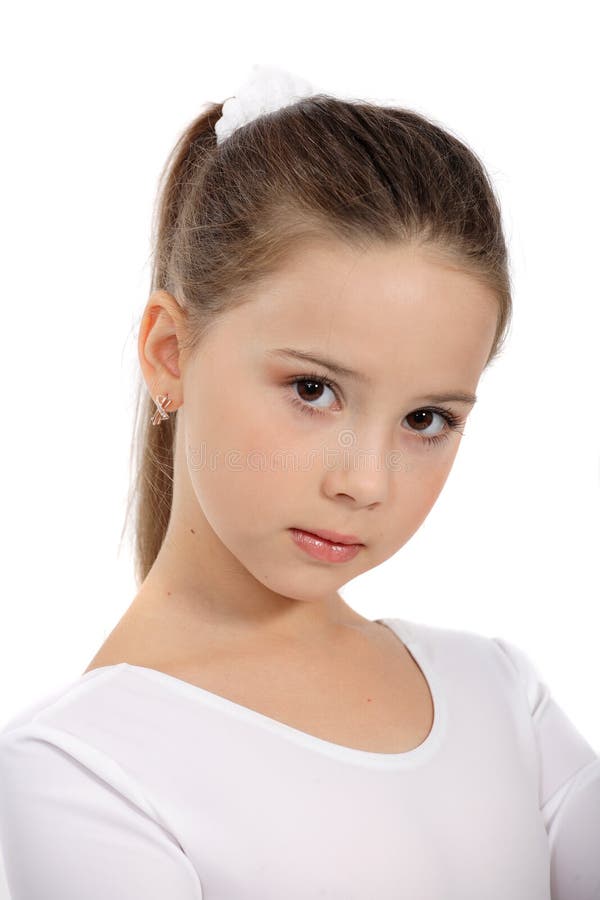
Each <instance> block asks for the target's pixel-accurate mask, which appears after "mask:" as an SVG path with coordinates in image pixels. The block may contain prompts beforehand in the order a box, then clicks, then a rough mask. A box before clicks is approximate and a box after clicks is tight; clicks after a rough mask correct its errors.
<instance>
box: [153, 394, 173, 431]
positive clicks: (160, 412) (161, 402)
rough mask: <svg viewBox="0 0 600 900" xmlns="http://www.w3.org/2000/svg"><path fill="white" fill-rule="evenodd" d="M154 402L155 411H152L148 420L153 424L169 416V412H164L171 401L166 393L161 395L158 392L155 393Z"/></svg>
mask: <svg viewBox="0 0 600 900" xmlns="http://www.w3.org/2000/svg"><path fill="white" fill-rule="evenodd" d="M154 402H155V403H156V412H155V413H154V415H153V416H152V418H151V419H150V421H151V422H152V424H153V425H160V423H161V422H162V421H163V419H168V418H169V413H168V412H166V408H167V406H168V405H169V404H170V403H172V402H173V401H172V400H170V399H169V395H168V394H163V395H162V396H161V395H160V394H157V396H156V398H155V400H154Z"/></svg>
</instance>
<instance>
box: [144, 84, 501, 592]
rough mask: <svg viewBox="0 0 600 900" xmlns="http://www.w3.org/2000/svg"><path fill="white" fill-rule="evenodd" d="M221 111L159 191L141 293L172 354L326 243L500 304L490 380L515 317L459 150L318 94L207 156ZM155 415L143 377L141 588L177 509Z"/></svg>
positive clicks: (394, 112)
mask: <svg viewBox="0 0 600 900" xmlns="http://www.w3.org/2000/svg"><path fill="white" fill-rule="evenodd" d="M222 108H223V104H222V103H209V104H207V105H206V106H205V109H204V111H203V112H202V113H201V114H200V115H198V116H197V118H196V119H194V120H193V121H192V122H191V123H190V124H189V126H188V127H187V128H186V129H185V130H184V131H183V133H181V135H180V136H179V138H178V140H177V142H176V144H175V146H174V147H173V149H172V151H171V153H170V154H169V156H168V158H167V160H166V163H165V165H164V168H163V170H162V173H161V175H160V178H159V185H158V192H157V197H156V201H155V207H154V218H153V229H152V230H153V234H152V283H151V290H152V291H155V290H161V289H162V290H165V291H168V292H169V293H170V294H171V295H172V296H173V297H174V298H175V299H176V300H177V302H178V303H179V305H180V307H181V308H182V310H183V311H184V313H185V323H186V335H185V339H184V343H183V344H182V343H180V345H179V346H180V349H183V348H184V347H185V349H189V350H192V351H193V350H194V349H195V348H197V347H198V345H199V343H200V340H201V338H202V336H203V335H204V334H205V333H206V331H207V329H208V328H209V327H210V324H211V323H212V322H213V321H215V320H216V318H217V317H218V316H219V315H220V313H222V312H223V311H226V310H229V309H231V308H232V307H234V306H237V305H239V304H241V303H243V302H244V301H245V299H246V296H247V294H248V291H249V289H250V288H251V287H253V286H255V285H256V284H257V283H258V282H260V280H261V279H262V278H264V277H266V276H268V275H270V274H272V273H274V272H276V271H277V269H278V267H279V266H281V264H282V263H283V262H284V260H285V258H286V257H287V256H288V255H289V254H290V253H291V252H292V251H295V250H297V249H298V247H299V246H300V244H301V242H304V241H313V240H315V239H317V240H318V239H321V240H323V239H324V238H336V239H338V240H341V241H344V242H346V243H347V244H349V245H351V246H352V247H355V248H357V249H358V248H368V247H369V246H374V245H377V244H379V245H381V244H382V243H390V242H393V243H396V244H398V243H400V244H402V243H404V244H406V243H409V242H410V243H417V244H419V245H420V246H425V245H427V247H429V248H431V249H432V250H433V251H435V252H436V253H437V254H438V256H439V255H441V256H442V257H444V259H445V260H446V261H447V262H448V263H449V264H452V265H454V266H455V267H456V268H459V269H460V270H461V271H464V272H467V273H469V274H471V275H472V276H473V277H475V278H477V279H478V280H479V281H480V283H482V284H483V285H484V286H487V287H488V288H489V289H490V290H491V291H492V292H493V294H494V295H495V297H496V298H497V302H498V317H497V327H496V333H495V337H494V340H493V344H492V347H491V350H490V353H489V355H488V359H487V361H486V367H487V366H488V365H489V364H490V363H491V362H492V360H493V359H495V358H496V357H497V356H498V355H499V353H500V351H501V349H502V346H503V344H504V340H505V337H506V334H507V332H508V329H509V326H510V320H511V315H512V300H511V285H510V274H509V269H508V259H507V249H506V244H505V240H504V235H503V231H502V224H501V214H500V206H499V201H498V199H497V197H496V195H495V192H494V188H493V186H492V184H491V181H490V179H489V177H488V175H487V173H486V170H485V168H484V166H483V164H482V162H481V161H480V160H479V158H478V157H477V156H476V154H475V153H474V152H473V151H472V150H471V149H469V148H468V147H467V146H466V145H465V143H463V142H462V141H461V140H460V139H459V138H458V137H456V136H454V135H453V134H451V133H450V132H449V131H447V130H445V129H444V128H442V127H441V126H440V125H439V124H437V123H435V122H434V121H433V120H430V119H427V118H425V117H424V116H423V115H421V114H418V113H416V112H414V111H411V110H408V109H403V108H396V107H389V106H387V107H386V106H378V105H375V104H371V103H368V102H362V101H351V100H341V99H338V98H336V97H333V96H329V95H327V94H323V93H321V94H316V95H313V96H311V97H307V98H303V99H301V100H298V101H297V102H295V103H293V104H290V105H288V106H286V107H284V108H282V109H280V110H277V111H276V112H272V113H268V114H264V115H261V116H259V117H257V118H256V119H254V120H253V121H251V122H249V123H247V124H246V125H244V126H243V127H240V128H238V129H236V130H235V131H234V132H233V133H232V134H231V135H230V136H229V137H227V138H226V139H225V140H224V141H223V142H222V143H220V144H217V141H216V135H215V130H214V126H215V123H216V122H217V120H218V119H219V118H220V116H221V112H222ZM155 411H156V406H155V403H154V399H153V397H151V396H150V395H149V393H148V391H147V388H146V385H145V382H144V379H143V377H141V376H140V380H139V383H138V393H137V406H136V417H135V422H134V445H135V447H136V448H137V454H136V460H135V465H136V468H135V475H134V478H133V480H132V483H131V486H130V494H129V501H128V505H127V513H126V521H127V518H128V516H129V510H130V506H131V503H132V500H135V547H134V557H135V558H134V564H135V574H136V579H137V582H138V586H139V585H140V584H141V582H142V581H144V579H145V578H146V575H147V574H148V572H149V570H150V568H151V567H152V565H153V563H154V561H155V559H156V557H157V555H158V552H159V550H160V548H161V545H162V542H163V539H164V537H165V534H166V531H167V527H168V524H169V518H170V514H171V504H172V497H173V463H174V442H175V429H176V418H177V412H176V411H175V412H174V413H172V414H171V415H170V416H169V419H168V420H163V421H162V422H161V424H160V426H159V427H155V426H153V425H152V424H151V421H150V419H151V417H152V415H153V413H154V412H155ZM132 452H133V446H132Z"/></svg>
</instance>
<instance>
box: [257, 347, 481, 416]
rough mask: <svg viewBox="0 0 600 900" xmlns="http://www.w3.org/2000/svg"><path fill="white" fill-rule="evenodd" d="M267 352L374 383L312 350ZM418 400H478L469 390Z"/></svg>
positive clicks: (427, 401) (291, 349)
mask: <svg viewBox="0 0 600 900" xmlns="http://www.w3.org/2000/svg"><path fill="white" fill-rule="evenodd" d="M267 354H268V355H269V356H288V357H292V358H293V359H299V360H302V361H304V362H311V363H315V364H316V365H318V366H324V367H325V368H326V369H329V370H330V371H331V372H334V373H335V374H336V375H338V376H340V377H341V378H350V379H352V380H353V381H356V382H359V383H361V384H372V383H373V380H372V379H371V378H369V377H368V376H367V375H364V374H363V373H362V372H356V371H355V370H354V369H349V368H348V367H347V366H343V365H341V363H338V362H335V360H332V359H326V358H325V357H323V356H317V355H316V354H315V353H314V352H312V351H310V352H308V351H303V350H296V349H294V348H293V347H278V348H277V349H274V350H268V351H267ZM417 400H424V401H425V402H426V403H445V402H447V401H450V400H453V401H454V402H456V403H467V404H468V405H469V406H474V404H475V403H476V402H477V396H476V395H475V394H471V393H469V392H468V391H447V392H443V393H439V394H429V395H428V396H427V397H419V398H417ZM415 402H416V401H415Z"/></svg>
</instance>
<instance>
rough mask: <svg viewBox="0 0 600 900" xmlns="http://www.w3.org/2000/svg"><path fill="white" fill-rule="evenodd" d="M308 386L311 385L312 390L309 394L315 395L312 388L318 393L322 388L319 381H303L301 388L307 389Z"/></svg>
mask: <svg viewBox="0 0 600 900" xmlns="http://www.w3.org/2000/svg"><path fill="white" fill-rule="evenodd" d="M306 385H310V388H309V391H308V393H309V394H311V395H313V391H312V390H311V388H312V389H314V390H315V391H316V392H317V393H318V391H319V388H320V384H319V382H318V381H302V382H301V387H305V386H306Z"/></svg>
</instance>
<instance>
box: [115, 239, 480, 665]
mask: <svg viewBox="0 0 600 900" xmlns="http://www.w3.org/2000/svg"><path fill="white" fill-rule="evenodd" d="M496 318H497V301H496V299H495V297H494V295H493V294H492V293H491V292H490V291H489V289H487V288H485V287H483V286H482V285H481V284H480V283H479V282H478V281H477V280H476V279H475V278H474V277H473V276H471V275H469V274H466V273H464V272H462V271H460V270H458V269H456V268H453V267H452V266H451V265H450V264H449V262H448V261H447V260H444V259H442V257H441V256H440V255H436V253H435V251H434V249H433V248H429V249H427V250H425V249H424V248H419V247H417V246H416V245H411V246H405V245H403V246H400V245H381V246H379V247H377V248H370V249H368V250H364V251H357V250H355V249H351V248H350V247H348V246H346V245H345V244H342V243H341V242H338V241H335V240H328V241H326V240H323V241H320V242H318V243H317V242H315V243H313V244H311V245H308V246H307V245H304V246H303V247H302V248H301V249H299V250H298V251H297V252H296V253H295V254H294V256H293V257H292V258H290V259H289V260H288V262H287V263H286V265H285V267H284V268H283V269H282V270H281V271H279V272H278V273H277V275H276V276H273V277H271V278H270V279H269V280H268V281H267V282H265V283H263V284H262V285H261V286H260V288H255V289H253V290H252V291H251V292H249V294H248V302H246V303H244V304H243V305H242V306H240V307H238V308H237V309H233V310H231V311H229V312H226V313H225V314H223V315H222V316H221V317H220V318H219V319H218V320H217V321H216V322H215V323H214V324H213V325H212V326H211V328H210V329H209V331H208V332H207V334H206V335H205V336H204V338H203V340H202V342H201V344H200V345H199V346H198V347H197V348H196V349H195V350H194V351H193V352H186V351H184V350H181V349H180V344H181V340H182V338H183V336H184V334H185V315H184V313H183V311H182V309H181V308H180V307H179V305H178V303H177V301H176V300H175V299H174V297H172V296H171V295H170V294H168V293H166V292H164V291H156V292H154V293H153V294H152V295H151V297H150V298H149V300H148V303H147V305H146V309H145V311H144V315H143V318H142V323H141V328H140V332H139V339H138V352H139V359H140V365H141V367H142V372H143V376H144V379H145V382H146V385H147V387H148V390H149V392H150V394H151V395H152V396H153V397H155V396H156V395H157V394H165V393H168V394H169V397H171V398H172V404H171V405H170V406H169V408H168V409H169V411H172V410H175V409H178V413H177V432H176V444H175V474H174V485H173V507H172V514H171V518H170V522H169V527H168V531H167V534H166V537H165V541H164V543H163V545H162V548H161V550H160V552H159V554H158V557H157V559H156V561H155V563H154V565H153V567H152V569H151V571H150V572H149V574H148V576H147V578H146V579H145V581H144V583H143V584H142V585H141V587H140V591H139V594H138V595H137V597H136V598H135V600H134V603H133V605H132V606H133V610H134V611H137V612H140V611H141V612H142V613H144V614H146V615H150V616H152V617H154V621H157V620H160V621H161V622H163V623H164V626H165V627H164V630H163V631H162V639H163V640H164V641H165V642H169V641H171V642H176V641H177V640H183V638H182V637H181V635H182V634H183V633H184V632H185V634H186V635H187V637H186V638H185V640H188V641H189V646H190V647H193V644H194V640H195V639H196V638H199V637H200V635H201V634H204V635H205V634H206V631H207V629H206V626H207V625H210V626H211V630H214V631H215V633H217V634H219V635H220V636H224V635H227V636H228V637H230V638H231V639H232V640H239V641H240V642H246V643H247V642H256V643H257V645H258V643H262V644H268V645H271V646H279V647H284V646H288V645H289V646H290V647H291V646H293V647H301V646H306V647H309V646H310V647H313V648H314V647H323V646H324V644H325V643H327V646H328V647H329V648H331V647H332V645H333V644H339V642H340V641H343V640H344V639H345V638H346V637H347V636H350V635H353V634H354V635H356V634H360V635H362V637H363V639H364V635H367V634H369V633H371V631H372V629H373V624H374V623H372V622H371V621H370V620H369V619H366V618H364V617H362V616H360V615H358V614H357V613H356V612H355V611H354V610H353V609H352V608H351V607H349V606H348V605H347V604H346V603H345V601H344V600H343V598H342V597H341V596H340V594H339V593H338V591H339V589H340V587H341V586H342V585H343V584H345V583H347V582H349V581H350V580H352V579H354V578H356V577H357V576H358V575H361V574H362V573H363V572H366V571H368V570H369V569H372V568H374V567H375V566H378V565H379V564H380V563H382V562H384V561H385V560H387V559H389V558H390V557H391V556H393V555H394V554H395V553H396V552H397V551H398V550H399V549H400V548H401V547H402V546H403V545H404V544H406V542H407V541H408V540H409V539H410V537H411V536H412V535H413V534H414V533H415V532H416V530H417V529H418V528H419V526H420V525H421V523H422V522H423V521H424V519H425V518H426V516H427V514H428V513H429V511H430V509H431V508H432V506H433V505H434V503H435V501H436V499H437V497H438V496H439V494H440V491H441V490H442V487H443V485H444V483H445V481H446V479H447V477H448V474H449V472H450V469H451V467H452V464H453V462H454V458H455V456H456V453H457V451H458V447H459V444H460V440H461V434H460V433H459V432H458V431H453V430H450V431H448V432H447V434H448V439H447V440H446V441H444V442H442V443H440V444H437V445H435V446H431V447H427V446H426V445H425V443H424V439H423V435H424V434H425V435H434V434H436V433H439V432H441V431H442V432H443V431H444V430H445V428H447V426H446V424H445V422H444V419H443V418H442V417H441V416H440V415H439V414H432V415H431V416H430V417H429V418H428V419H425V422H424V424H420V423H419V420H418V419H415V418H414V417H411V415H410V414H411V413H414V412H415V411H418V410H422V409H426V408H427V407H431V406H439V407H442V408H449V409H451V410H452V411H453V412H454V413H456V414H457V415H459V416H461V417H467V416H468V414H469V412H470V409H471V407H470V406H469V405H467V404H465V403H457V402H454V401H453V402H446V403H437V404H432V403H431V402H424V400H423V398H426V397H427V396H428V395H429V394H432V393H435V392H442V391H444V392H446V391H448V392H449V391H450V390H462V391H468V392H471V393H476V388H477V383H478V381H479V378H480V376H481V374H482V371H483V368H484V366H485V363H486V360H487V358H488V354H489V352H490V349H491V346H492V341H493V338H494V331H495V327H496ZM280 347H294V348H296V349H300V350H306V349H308V348H310V349H311V350H315V349H318V350H319V351H321V352H320V354H318V355H321V356H323V355H324V356H328V357H330V358H333V359H334V360H337V361H339V362H341V363H342V364H343V365H345V366H347V367H349V368H352V369H355V370H358V371H359V372H362V373H364V374H365V375H367V376H368V377H369V378H370V379H372V384H371V385H368V386H367V385H362V384H360V383H358V382H357V383H355V382H354V381H352V380H351V379H348V378H343V377H338V376H336V375H333V374H332V373H331V372H330V371H329V370H328V369H326V368H324V367H322V366H315V365H313V364H311V363H304V362H302V361H299V360H293V359H289V360H286V359H283V358H281V359H279V358H273V357H269V356H268V355H267V353H268V351H269V350H272V349H274V348H280ZM312 372H315V373H318V374H319V375H320V376H325V377H328V378H330V380H331V381H333V382H334V383H335V385H336V392H337V394H338V396H337V397H336V395H335V394H334V392H333V391H332V390H331V389H330V388H329V387H327V386H326V385H322V386H321V387H320V388H319V390H318V391H317V390H314V391H313V392H312V393H311V392H310V391H309V390H307V385H306V384H304V383H299V384H296V385H294V384H292V383H291V380H292V379H293V378H294V377H297V378H301V377H302V376H307V375H308V374H310V373H312ZM293 397H296V399H297V400H298V401H299V402H300V403H302V401H304V403H305V404H306V405H307V406H310V405H312V406H314V407H317V408H318V409H321V410H322V412H321V414H320V415H319V414H315V415H309V414H306V413H303V412H302V411H300V409H299V408H298V407H297V406H294V405H293V403H292V398H293ZM159 427H160V426H159ZM460 427H461V429H462V430H464V427H465V426H464V424H462V425H461V426H460ZM340 434H342V438H341V441H338V437H339V436H340ZM344 440H345V443H344ZM349 440H350V443H348V441H349ZM344 447H346V448H347V451H346V456H345V457H344V453H343V448H344ZM324 448H328V449H329V451H330V455H329V456H328V457H326V456H324V455H323V451H324ZM277 450H281V451H285V452H286V453H287V455H284V459H287V464H285V463H283V464H280V465H279V466H278V465H276V464H274V462H273V460H274V459H275V457H274V455H273V454H274V452H275V451H277ZM228 451H236V452H235V455H234V457H233V461H232V458H231V457H229V459H228V460H226V454H227V453H228ZM311 452H312V456H311ZM391 452H394V453H395V454H396V456H395V459H396V465H395V466H393V465H386V462H385V461H386V459H389V454H390V453H391ZM353 453H362V455H363V457H365V455H367V456H368V459H369V461H370V464H368V465H366V464H364V462H363V464H362V465H358V464H357V463H353V459H355V457H353ZM211 454H213V455H212V456H211ZM217 454H219V455H218V456H217ZM292 454H293V455H294V458H295V459H296V460H298V462H297V465H296V468H294V467H293V466H292V464H291V463H290V456H291V455H292ZM202 460H204V463H202ZM211 460H212V462H210V461H211ZM327 460H329V463H328V464H326V461H327ZM335 460H337V464H335ZM398 460H399V461H400V463H399V464H398ZM261 463H262V464H261ZM293 526H296V527H302V528H305V529H307V530H311V528H312V529H315V528H316V529H318V528H329V529H331V530H335V531H338V532H341V533H350V534H355V535H357V536H359V538H360V539H361V541H362V542H363V543H364V544H365V546H364V547H363V548H362V549H361V551H360V552H359V554H358V555H357V556H356V557H355V558H354V559H353V560H351V561H349V562H346V563H340V564H334V563H323V562H319V561H316V560H314V559H312V558H311V557H309V556H308V555H306V554H305V553H303V552H302V551H301V550H299V549H298V548H297V547H296V545H295V544H294V542H293V541H292V539H291V536H290V532H289V530H288V529H289V528H291V527H293ZM377 627H378V628H380V626H377ZM332 642H333V643H332Z"/></svg>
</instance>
